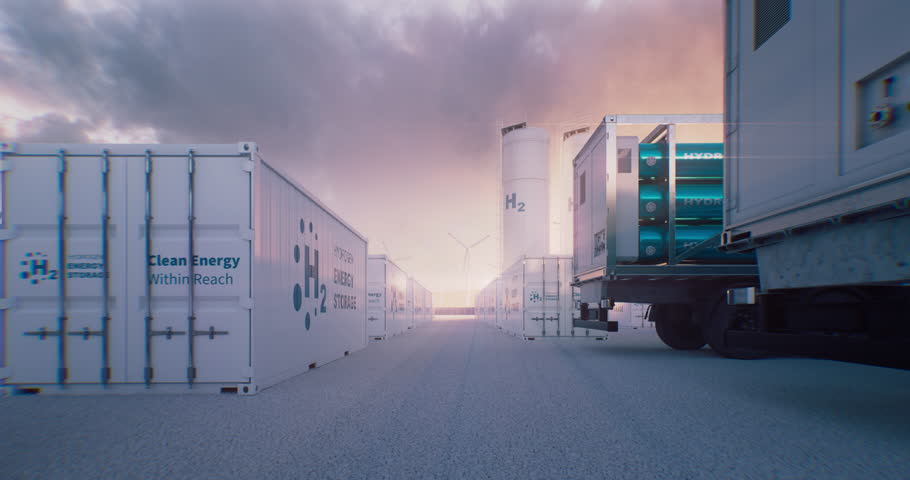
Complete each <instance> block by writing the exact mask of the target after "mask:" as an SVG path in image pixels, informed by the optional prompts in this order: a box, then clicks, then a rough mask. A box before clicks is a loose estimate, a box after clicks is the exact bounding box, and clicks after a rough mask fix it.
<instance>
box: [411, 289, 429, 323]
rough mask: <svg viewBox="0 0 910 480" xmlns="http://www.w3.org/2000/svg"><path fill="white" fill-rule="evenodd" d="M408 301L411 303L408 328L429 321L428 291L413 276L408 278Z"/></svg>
mask: <svg viewBox="0 0 910 480" xmlns="http://www.w3.org/2000/svg"><path fill="white" fill-rule="evenodd" d="M408 302H409V303H410V305H411V310H410V316H409V318H408V320H409V322H410V323H409V327H408V328H414V327H416V326H418V325H420V324H422V323H426V322H428V321H430V318H429V313H430V312H429V310H428V308H429V307H428V306H429V303H430V292H429V291H428V290H427V289H426V288H424V286H423V285H421V284H420V282H418V281H417V280H415V279H414V278H413V277H412V278H408Z"/></svg>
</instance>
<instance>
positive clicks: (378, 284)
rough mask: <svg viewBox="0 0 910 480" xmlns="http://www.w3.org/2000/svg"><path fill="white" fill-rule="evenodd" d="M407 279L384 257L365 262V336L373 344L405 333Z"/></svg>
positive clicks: (380, 256)
mask: <svg viewBox="0 0 910 480" xmlns="http://www.w3.org/2000/svg"><path fill="white" fill-rule="evenodd" d="M407 291H408V275H407V274H406V273H405V272H404V270H402V269H401V268H400V267H399V266H398V265H396V264H395V262H393V261H392V260H391V259H389V258H388V257H387V256H385V255H370V256H369V257H368V261H367V297H368V302H367V336H368V337H369V338H370V339H373V340H382V339H384V338H388V337H392V336H395V335H400V334H402V333H404V332H405V331H406V330H407V329H408V313H407V308H406V306H407V299H406V297H407Z"/></svg>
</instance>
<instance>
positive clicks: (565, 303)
mask: <svg viewBox="0 0 910 480" xmlns="http://www.w3.org/2000/svg"><path fill="white" fill-rule="evenodd" d="M571 281H572V257H566V256H547V257H541V258H525V259H522V260H519V261H518V262H516V263H515V264H514V265H512V266H511V267H509V268H508V269H507V270H506V271H505V272H504V273H503V275H502V290H503V295H502V296H503V303H502V317H501V320H500V321H501V326H502V329H503V330H505V331H506V332H508V333H510V334H512V335H517V336H520V337H523V338H537V337H600V338H602V337H603V336H604V334H603V333H601V332H600V331H598V330H589V329H585V328H575V327H573V324H572V320H573V318H578V316H579V311H578V302H577V301H576V300H577V293H576V292H577V289H576V288H575V287H573V286H572V283H571Z"/></svg>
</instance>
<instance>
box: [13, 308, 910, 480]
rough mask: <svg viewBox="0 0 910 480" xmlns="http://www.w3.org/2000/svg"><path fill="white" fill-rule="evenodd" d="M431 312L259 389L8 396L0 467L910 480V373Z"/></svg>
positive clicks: (193, 473)
mask: <svg viewBox="0 0 910 480" xmlns="http://www.w3.org/2000/svg"><path fill="white" fill-rule="evenodd" d="M610 335H611V336H610V338H609V339H608V340H607V341H605V342H600V341H595V340H593V339H539V340H536V341H524V340H519V339H517V338H515V337H511V336H507V335H504V334H503V333H501V332H500V331H498V330H495V329H494V328H492V327H490V326H488V325H486V324H482V323H479V322H475V321H472V320H462V321H448V322H434V323H432V324H429V325H425V326H421V327H419V328H417V329H416V330H413V331H411V332H409V333H407V334H406V335H403V336H399V337H395V338H392V339H390V340H387V341H383V342H377V343H373V344H371V345H370V346H369V347H368V348H367V349H366V350H362V351H360V352H356V353H354V354H352V355H351V356H350V357H347V358H344V359H342V360H339V361H336V362H334V363H331V364H328V365H325V366H322V367H320V368H318V369H316V370H314V371H311V372H309V373H306V374H303V375H301V376H298V377H295V378H293V379H291V380H289V381H287V382H284V383H282V384H279V385H277V386H275V387H272V388H270V389H267V390H265V391H263V392H261V393H260V394H258V395H256V396H250V397H242V396H234V395H211V396H209V395H134V396H71V397H60V396H56V397H55V396H41V395H38V396H14V397H6V398H0V452H2V453H3V461H2V462H3V463H2V467H0V477H3V478H105V479H109V478H167V479H173V478H207V479H212V478H243V479H253V478H294V479H296V478H338V479H359V478H369V479H381V478H387V479H396V480H399V479H407V478H419V479H427V478H465V479H486V478H489V479H501V478H516V479H544V478H553V479H568V478H579V479H581V478H585V479H591V478H630V479H661V478H666V479H674V480H680V479H696V478H704V479H712V480H713V479H746V478H757V479H777V478H780V479H797V478H800V479H803V478H814V479H838V478H845V479H846V478H850V479H864V480H865V479H874V478H886V479H898V478H910V414H908V406H910V372H908V371H902V370H894V369H887V368H881V367H871V366H865V365H856V364H848V363H840V362H833V361H824V360H811V359H796V358H781V359H768V360H758V361H736V360H725V359H721V358H719V357H716V356H715V355H714V354H712V353H711V352H710V350H707V349H705V350H702V351H696V352H678V351H671V350H669V349H668V348H666V347H664V346H663V344H661V343H660V341H659V340H658V339H657V338H656V335H655V334H654V331H653V330H624V331H621V332H619V333H614V334H610Z"/></svg>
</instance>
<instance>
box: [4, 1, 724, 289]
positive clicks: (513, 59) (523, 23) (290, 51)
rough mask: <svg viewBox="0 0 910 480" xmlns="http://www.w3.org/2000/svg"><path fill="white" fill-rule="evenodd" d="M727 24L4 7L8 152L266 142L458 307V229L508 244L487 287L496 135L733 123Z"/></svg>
mask: <svg viewBox="0 0 910 480" xmlns="http://www.w3.org/2000/svg"><path fill="white" fill-rule="evenodd" d="M722 13H723V7H722V1H721V0H599V1H598V0H574V1H573V0H282V1H274V0H259V1H256V2H250V1H248V0H154V1H153V0H147V1H138V0H78V1H77V0H73V1H65V0H0V138H3V139H8V140H14V141H19V142H39V141H40V142H120V143H128V142H164V143H218V142H224V143H232V142H236V141H238V140H254V141H256V142H258V143H259V144H260V145H261V150H262V153H263V156H264V157H265V158H266V159H267V160H269V161H271V162H273V163H276V164H278V165H279V166H281V167H282V168H284V169H285V170H286V171H288V172H290V173H291V174H292V175H293V176H294V177H295V179H296V180H298V181H299V182H300V183H302V184H303V185H304V186H305V187H307V188H308V189H309V190H311V191H313V192H314V193H315V194H316V195H317V196H319V197H320V198H321V199H322V200H323V201H324V202H325V203H327V204H328V205H329V206H330V207H331V208H332V209H333V210H335V211H336V212H337V213H339V214H340V215H341V216H343V217H344V218H345V219H346V220H348V221H349V223H351V224H353V225H354V226H355V227H356V228H358V229H359V230H360V231H361V232H362V233H364V234H365V235H366V236H367V237H368V238H369V239H370V241H371V245H370V251H371V253H390V254H391V256H392V257H393V258H400V259H401V260H400V261H399V262H398V263H400V264H401V265H402V266H403V267H404V268H405V269H406V270H408V271H409V272H410V273H411V274H413V275H414V276H415V277H416V278H418V279H419V280H421V281H422V283H424V284H425V285H426V286H428V287H429V288H430V289H431V290H434V291H435V292H436V293H437V305H458V304H460V303H463V301H464V294H463V293H459V292H458V291H459V290H463V289H464V276H463V273H462V271H461V267H462V256H463V251H462V250H461V248H460V247H459V246H458V245H457V244H456V243H455V241H454V240H452V239H451V238H450V237H449V236H448V233H449V232H452V233H454V234H455V235H456V236H458V237H459V238H461V239H463V240H464V241H465V242H473V241H475V240H477V239H480V238H482V237H483V236H484V235H487V234H490V235H492V237H491V239H489V240H487V241H485V242H484V243H482V244H481V245H480V246H478V247H477V248H476V249H475V250H474V251H473V253H472V260H471V263H472V272H473V275H472V276H473V277H474V278H473V282H474V285H473V286H474V287H479V286H481V285H482V284H484V283H485V282H486V281H488V280H490V279H491V278H493V276H494V275H495V274H496V269H495V265H497V263H498V252H499V248H498V231H499V226H498V208H499V206H500V203H501V202H499V199H498V196H499V194H498V183H499V178H498V162H499V148H500V147H499V140H500V139H499V127H500V126H501V125H502V124H510V123H515V122H520V121H527V122H529V124H531V125H534V126H540V127H544V128H547V129H548V130H550V131H551V134H552V135H553V139H552V143H553V145H554V148H555V146H556V145H558V141H557V139H559V140H561V132H562V131H565V130H569V129H572V128H576V127H578V126H582V125H590V124H593V123H595V122H597V120H598V119H599V118H601V117H602V116H603V115H604V114H605V113H709V112H720V111H721V109H722V98H723V91H722V63H723V62H722V51H723V45H722V31H723V21H722V20H723V19H722ZM554 157H555V155H554ZM553 161H554V162H555V161H556V159H555V158H554V159H553ZM554 168H555V163H554ZM554 171H555V169H554ZM554 197H555V195H554ZM563 202H564V200H562V199H559V204H561V203H563ZM553 203H554V205H555V204H556V203H557V199H556V198H554V199H553ZM554 228H555V226H554ZM551 238H554V239H555V238H556V235H555V234H554V235H552V236H551Z"/></svg>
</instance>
